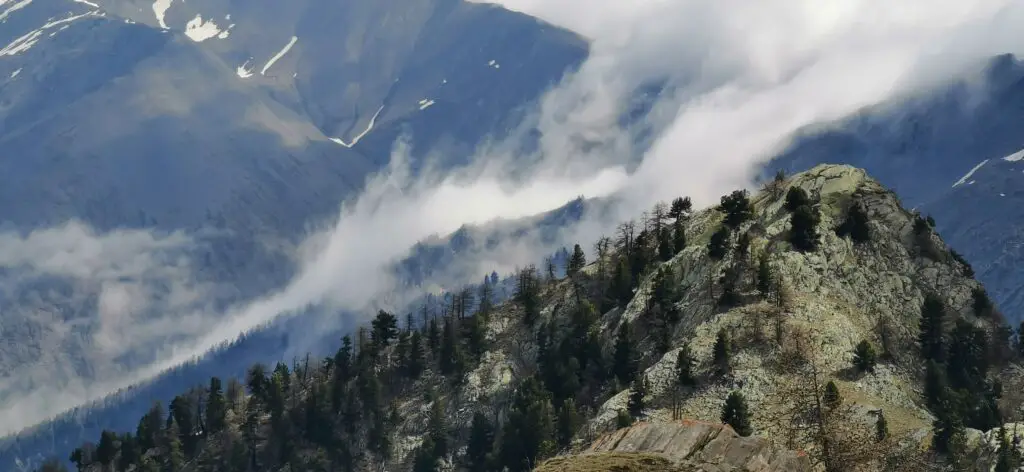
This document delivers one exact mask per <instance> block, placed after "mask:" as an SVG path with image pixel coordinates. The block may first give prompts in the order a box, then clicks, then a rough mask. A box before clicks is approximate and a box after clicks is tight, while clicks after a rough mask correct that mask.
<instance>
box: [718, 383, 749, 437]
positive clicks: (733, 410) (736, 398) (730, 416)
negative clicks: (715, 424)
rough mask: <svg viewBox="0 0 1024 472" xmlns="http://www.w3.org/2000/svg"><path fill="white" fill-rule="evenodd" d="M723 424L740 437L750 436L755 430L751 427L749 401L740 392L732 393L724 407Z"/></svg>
mask: <svg viewBox="0 0 1024 472" xmlns="http://www.w3.org/2000/svg"><path fill="white" fill-rule="evenodd" d="M722 423H724V424H727V425H729V426H731V427H732V429H733V431H736V434H739V435H740V436H750V435H751V434H753V432H754V429H753V428H752V427H751V425H750V412H749V411H748V409H747V399H746V398H744V397H743V394H742V393H740V392H739V391H736V390H734V391H732V392H731V393H729V397H728V398H726V399H725V405H723V406H722Z"/></svg>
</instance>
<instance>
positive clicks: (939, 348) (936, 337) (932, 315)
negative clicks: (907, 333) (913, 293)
mask: <svg viewBox="0 0 1024 472" xmlns="http://www.w3.org/2000/svg"><path fill="white" fill-rule="evenodd" d="M945 312H946V306H945V304H944V303H943V302H942V299H941V298H939V297H938V296H936V295H934V294H928V295H926V296H925V298H924V303H923V304H922V305H921V321H920V334H919V335H918V344H919V345H920V346H921V356H922V357H924V359H925V360H933V361H936V362H940V363H941V362H945V360H946V349H945V341H944V335H943V318H944V317H945Z"/></svg>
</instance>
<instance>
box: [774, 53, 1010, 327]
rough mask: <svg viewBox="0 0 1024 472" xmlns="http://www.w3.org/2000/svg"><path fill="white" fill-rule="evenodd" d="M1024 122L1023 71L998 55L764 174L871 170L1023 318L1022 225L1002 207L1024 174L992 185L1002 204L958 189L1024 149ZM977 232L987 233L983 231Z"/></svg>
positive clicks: (869, 115)
mask: <svg viewBox="0 0 1024 472" xmlns="http://www.w3.org/2000/svg"><path fill="white" fill-rule="evenodd" d="M1022 119H1024V64H1022V63H1021V61H1020V60H1019V59H1017V58H1014V57H1013V56H1009V55H1006V56H1000V57H997V58H994V59H993V60H991V61H990V62H989V64H987V67H985V68H984V69H983V70H982V71H981V72H980V73H979V75H978V77H969V78H965V79H963V80H961V81H959V82H957V83H954V84H952V85H950V86H949V87H948V88H946V89H940V90H939V91H938V92H934V93H929V94H927V95H924V96H916V97H911V98H908V99H904V100H900V101H897V102H894V103H886V104H882V105H879V106H877V107H874V108H871V109H868V110H865V111H863V112H862V113H860V114H858V115H857V116H853V117H850V118H848V119H845V120H841V121H840V122H838V123H834V124H833V125H832V126H830V127H828V128H827V129H825V130H824V131H821V130H819V129H815V130H808V131H807V133H805V134H804V135H803V136H801V137H799V138H798V139H797V140H795V142H794V144H793V145H792V146H791V147H790V148H789V149H788V150H786V151H785V152H783V153H782V154H781V155H780V156H779V157H778V158H776V159H775V160H774V161H773V162H771V163H770V164H769V165H768V166H767V168H768V170H769V172H768V173H769V174H770V173H771V172H774V171H775V170H777V169H784V170H789V171H795V170H799V169H805V168H808V167H810V166H813V165H815V164H818V163H821V162H836V163H844V164H850V165H853V166H857V167H862V168H864V169H866V170H867V171H868V172H870V173H871V174H872V175H873V176H876V177H877V178H878V179H879V181H881V182H882V183H883V184H885V185H887V186H889V187H891V188H893V189H894V190H895V191H896V193H897V194H899V196H900V198H901V200H902V201H903V202H904V203H905V204H906V205H907V206H908V207H912V208H917V209H919V210H921V211H922V212H926V213H928V214H931V215H933V216H934V217H935V219H936V221H937V224H938V229H939V230H940V231H941V232H942V233H943V234H944V235H946V236H947V240H948V241H949V243H950V244H951V245H952V246H953V247H955V248H956V249H957V251H959V252H961V253H963V254H964V255H965V256H966V257H967V258H968V259H970V261H971V262H972V264H973V265H974V266H975V269H976V271H977V274H978V278H979V280H981V281H983V282H984V283H985V284H986V285H988V286H990V290H991V291H992V296H993V298H994V299H995V300H996V301H997V302H998V303H999V305H1000V308H1002V309H1003V310H1004V311H1005V313H1006V314H1007V316H1009V317H1010V318H1011V319H1014V320H1020V317H1021V316H1022V315H1021V314H1022V313H1024V305H1021V298H1020V294H1019V293H1017V291H1016V287H1018V286H1020V285H1021V280H1020V278H1019V277H1017V276H1015V275H1011V274H1012V272H1011V271H1012V268H1013V267H1014V266H1015V265H1016V266H1019V265H1020V263H1021V260H1020V258H1019V255H1020V253H1019V250H1018V248H1019V247H1020V245H1021V239H1020V236H1019V234H1020V232H1021V230H1022V228H1021V226H1020V221H1021V220H1020V219H1014V218H1007V216H1009V215H1007V214H1006V213H1005V212H1004V211H1002V210H1000V208H1002V206H1003V203H1010V201H1012V198H1013V195H1016V194H1017V193H1018V192H1019V191H1020V189H1021V188H1022V185H1024V181H1021V177H1022V176H1021V174H1013V173H1006V174H1003V173H998V174H997V175H998V177H997V178H995V179H994V180H993V181H992V183H991V184H986V186H988V185H991V186H994V187H998V188H993V189H992V190H993V191H994V192H995V195H996V196H998V195H999V194H1005V195H1009V196H1010V197H1007V198H1010V199H1011V200H1009V201H1006V202H1003V201H1001V200H1000V201H990V199H989V198H988V196H989V194H987V193H985V194H981V193H975V192H973V191H967V190H965V189H964V187H963V186H955V187H954V186H953V185H954V184H955V183H957V182H958V181H959V180H960V179H961V178H962V177H963V176H964V175H966V174H968V173H969V171H970V170H971V169H972V168H974V167H975V166H978V165H979V164H980V163H981V162H983V161H989V162H992V163H998V161H999V160H1000V159H1002V158H1003V157H1005V156H1009V155H1011V154H1013V153H1015V152H1017V151H1019V150H1021V149H1024V137H1022V136H1021V134H1020V132H1019V129H1020V123H1021V120H1022ZM992 167H993V168H996V167H1002V168H1006V167H1009V166H1007V165H1006V164H1005V163H998V165H996V166H992ZM989 170H992V169H989ZM987 175H994V174H987ZM975 180H977V179H975ZM993 198H994V197H993ZM999 198H1003V197H999ZM979 228H985V231H984V234H982V232H980V231H978V229H979ZM982 241H984V243H982Z"/></svg>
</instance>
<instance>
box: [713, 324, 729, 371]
mask: <svg viewBox="0 0 1024 472" xmlns="http://www.w3.org/2000/svg"><path fill="white" fill-rule="evenodd" d="M712 355H713V358H712V364H714V365H715V368H716V369H717V370H718V374H719V375H724V374H727V373H729V372H730V371H731V370H732V367H731V366H730V362H731V361H732V341H731V340H730V339H729V335H728V333H726V332H725V329H720V330H718V336H717V337H716V338H715V346H714V348H713V350H712Z"/></svg>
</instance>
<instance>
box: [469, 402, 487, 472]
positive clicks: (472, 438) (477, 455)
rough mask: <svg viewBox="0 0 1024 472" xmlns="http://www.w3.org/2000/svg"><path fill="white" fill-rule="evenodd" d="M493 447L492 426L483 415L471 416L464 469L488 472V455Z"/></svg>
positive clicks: (472, 471)
mask: <svg viewBox="0 0 1024 472" xmlns="http://www.w3.org/2000/svg"><path fill="white" fill-rule="evenodd" d="M493 447H494V426H493V425H492V424H491V422H490V420H488V419H487V416H486V415H484V414H483V413H480V412H476V413H474V414H473V422H472V423H471V425H470V427H469V441H468V442H467V443H466V468H467V469H469V472H487V471H488V470H490V467H489V466H490V455H491V450H492V448H493Z"/></svg>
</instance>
